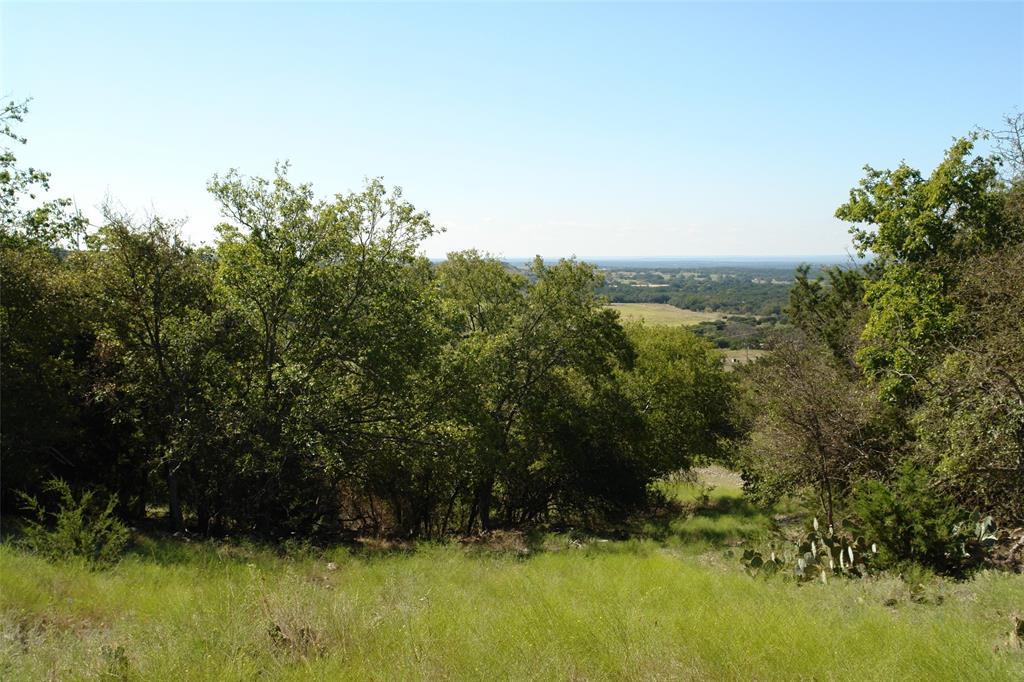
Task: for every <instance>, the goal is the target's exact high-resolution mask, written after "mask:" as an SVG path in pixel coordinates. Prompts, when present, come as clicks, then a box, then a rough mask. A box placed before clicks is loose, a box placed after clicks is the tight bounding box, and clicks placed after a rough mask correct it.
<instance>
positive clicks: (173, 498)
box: [167, 465, 185, 531]
mask: <svg viewBox="0 0 1024 682" xmlns="http://www.w3.org/2000/svg"><path fill="white" fill-rule="evenodd" d="M167 493H168V497H169V498H170V499H169V502H170V512H171V527H172V528H173V529H174V530H176V531H182V530H185V518H184V516H183V515H182V513H181V498H180V497H179V496H178V474H177V473H176V472H175V471H174V468H173V467H171V466H170V465H167Z"/></svg>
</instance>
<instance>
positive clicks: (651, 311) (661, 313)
mask: <svg viewBox="0 0 1024 682" xmlns="http://www.w3.org/2000/svg"><path fill="white" fill-rule="evenodd" d="M609 307H610V308H614V309H615V310H618V311H619V314H620V315H622V319H623V320H626V321H632V320H643V321H644V322H646V323H647V324H656V325H664V326H669V327H679V326H687V325H693V324H700V323H701V322H708V321H710V320H720V319H722V315H720V314H719V313H706V312H704V311H701V310H683V309H682V308H676V307H675V306H672V305H669V304H667V303H612V304H611V305H610V306H609Z"/></svg>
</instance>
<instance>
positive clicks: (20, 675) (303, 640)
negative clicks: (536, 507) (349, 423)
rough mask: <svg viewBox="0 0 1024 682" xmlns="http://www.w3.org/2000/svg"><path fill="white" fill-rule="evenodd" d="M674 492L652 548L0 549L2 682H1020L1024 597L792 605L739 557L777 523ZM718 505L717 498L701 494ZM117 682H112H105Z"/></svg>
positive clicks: (955, 595)
mask: <svg viewBox="0 0 1024 682" xmlns="http://www.w3.org/2000/svg"><path fill="white" fill-rule="evenodd" d="M721 482H724V483H725V485H720V486H719V487H718V488H716V489H714V490H711V491H710V492H708V491H707V489H706V488H705V489H703V490H701V489H698V488H696V487H695V486H693V485H686V484H672V485H668V484H666V491H667V492H669V493H670V494H671V495H674V496H676V497H677V498H678V499H681V500H683V501H684V502H686V503H687V504H688V505H689V511H686V512H683V513H680V514H677V515H672V516H669V517H666V518H662V519H660V520H658V519H653V520H651V521H650V522H648V524H647V526H646V528H645V532H644V533H641V535H643V536H645V539H642V540H629V541H615V540H601V539H596V538H586V537H575V536H572V535H548V536H543V537H536V538H530V539H528V540H526V539H523V538H521V537H519V536H508V537H499V538H498V539H495V540H494V541H492V542H491V543H490V544H489V545H477V544H467V545H460V544H455V543H453V544H448V545H418V546H416V547H382V546H376V547H363V548H361V549H356V550H353V549H351V548H336V549H332V550H328V551H325V552H298V553H293V554H292V555H290V556H284V555H281V554H279V553H276V552H274V551H272V550H270V549H266V548H258V547H249V546H238V545H225V544H214V543H206V542H195V543H183V542H180V541H175V540H166V539H164V540H154V539H146V538H143V540H142V542H141V543H140V545H139V547H138V548H137V549H136V550H135V552H134V554H133V555H132V556H130V557H129V558H128V559H126V560H124V561H123V562H121V564H119V565H118V566H116V567H115V568H113V569H110V570H107V571H103V572H89V571H87V570H85V569H83V568H79V567H75V566H68V565H53V564H49V563H47V562H45V561H42V560H40V559H38V558H36V557H34V556H30V555H26V554H24V553H22V552H20V551H18V550H15V549H12V548H10V547H9V546H3V547H2V548H0V613H2V616H0V618H2V620H0V622H2V633H3V637H2V650H0V676H2V677H3V678H4V679H11V680H14V679H19V680H21V679H25V680H34V679H54V678H57V679H85V678H90V679H98V678H102V679H149V680H167V679H208V680H222V679H252V678H254V677H257V676H262V675H266V676H267V677H269V678H270V679H352V680H367V679H378V680H399V679H401V680H406V679H479V680H491V679H517V680H518V679H594V680H596V679H623V680H649V679H673V680H678V679H695V680H696V679H700V680H706V679H726V680H755V679H756V680H793V679H839V678H842V679H870V680H901V679H905V680H911V679H912V680H921V679H928V680H944V679H972V680H1003V679H1005V680H1011V679H1021V677H1022V676H1024V655H1022V654H1021V653H1019V652H1007V651H1002V650H1001V649H1000V651H995V650H994V647H997V646H998V645H999V644H1000V642H1005V640H1006V635H1007V634H1008V632H1009V629H1010V625H1011V612H1012V610H1013V608H1014V607H1013V605H1018V608H1020V605H1024V577H1022V576H1010V575H1004V574H995V573H983V574H981V575H979V576H977V577H976V578H975V579H974V580H972V581H970V582H966V583H959V584H958V583H949V582H941V583H932V584H930V586H929V587H928V589H927V594H926V599H925V600H924V601H925V602H926V603H917V602H915V601H912V600H911V599H910V590H909V588H908V586H907V585H906V584H905V583H903V582H901V581H900V580H899V579H897V578H878V579H872V580H869V581H843V580H837V581H833V582H832V583H831V584H829V585H827V586H826V585H818V584H805V585H797V584H794V583H791V582H786V581H784V580H782V579H780V578H774V579H771V580H767V581H766V580H764V579H753V578H750V577H748V576H747V575H745V574H744V573H743V572H742V571H741V570H740V567H739V565H738V563H737V561H736V559H735V558H734V557H733V556H730V554H732V553H734V552H735V548H736V547H737V546H739V545H741V544H742V543H752V542H754V543H756V541H757V539H758V538H759V537H762V536H764V535H765V534H766V533H768V532H769V530H770V527H771V526H772V523H773V521H772V518H771V515H770V514H769V513H768V512H765V511H762V510H758V509H755V508H753V507H752V506H750V505H749V504H748V503H746V502H745V501H744V500H743V499H742V498H741V497H740V496H739V494H738V491H737V490H735V489H734V488H732V487H730V486H729V485H728V483H729V481H728V479H727V478H726V479H725V480H724V481H721ZM702 492H704V493H707V494H706V496H704V497H702V496H701V495H700V493H702ZM104 676H106V677H104Z"/></svg>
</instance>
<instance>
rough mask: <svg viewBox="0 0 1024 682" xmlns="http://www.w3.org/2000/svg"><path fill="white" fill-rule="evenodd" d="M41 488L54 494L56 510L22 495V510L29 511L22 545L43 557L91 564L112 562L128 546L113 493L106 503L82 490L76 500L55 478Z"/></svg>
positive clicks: (62, 483)
mask: <svg viewBox="0 0 1024 682" xmlns="http://www.w3.org/2000/svg"><path fill="white" fill-rule="evenodd" d="M44 490H45V491H47V492H51V493H54V494H55V495H56V497H57V510H56V511H49V510H48V509H46V508H45V507H44V506H43V505H42V504H41V503H40V502H39V500H38V499H37V498H35V497H32V496H29V495H25V494H22V496H21V497H22V500H23V501H24V502H25V507H24V508H25V510H26V511H27V512H29V513H30V514H31V516H32V517H34V518H30V519H29V520H28V521H27V523H26V525H25V530H24V535H23V537H22V538H21V540H20V543H19V544H21V546H22V547H24V548H26V549H28V550H29V551H32V552H35V553H37V554H40V555H42V556H44V557H46V558H47V559H52V560H58V561H63V560H68V559H74V558H79V559H85V560H86V561H87V562H88V563H89V564H90V565H91V566H93V567H101V566H106V565H110V564H112V563H115V562H116V561H117V560H118V559H119V558H120V556H121V554H123V553H124V550H125V547H127V546H128V539H129V532H128V529H127V528H126V527H125V525H124V524H123V523H121V521H120V520H119V519H118V518H117V517H116V516H115V515H114V508H115V507H116V506H117V496H116V495H110V496H108V497H107V498H106V502H103V501H101V500H100V498H99V496H97V495H96V493H95V491H91V490H86V491H84V492H82V494H81V495H80V496H79V497H78V498H77V499H76V498H75V495H74V493H72V491H71V486H69V485H68V484H67V482H66V481H63V480H61V479H59V478H54V479H52V480H50V481H49V482H47V483H46V485H45V486H44Z"/></svg>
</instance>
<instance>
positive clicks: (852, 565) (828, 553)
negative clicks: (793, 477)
mask: <svg viewBox="0 0 1024 682" xmlns="http://www.w3.org/2000/svg"><path fill="white" fill-rule="evenodd" d="M876 554H878V546H877V545H876V544H874V543H872V544H870V545H868V543H867V542H866V541H865V540H864V538H862V537H857V538H853V539H851V538H848V537H844V536H842V535H840V534H838V533H836V532H835V529H834V528H833V527H832V526H829V527H828V529H827V531H826V530H824V529H823V528H822V527H821V525H820V524H819V523H818V519H817V518H815V519H814V520H813V522H812V524H811V527H810V528H809V529H808V531H807V533H806V534H805V535H804V537H803V538H801V540H800V541H799V542H796V543H794V544H793V546H792V548H791V549H789V550H788V551H781V552H780V551H776V550H774V549H772V550H770V551H769V552H768V556H767V557H766V556H764V555H763V554H762V553H761V552H757V551H754V550H750V549H748V550H746V551H745V552H744V553H743V556H742V558H741V560H740V561H741V563H742V564H743V566H744V570H746V572H747V573H748V574H749V575H751V576H753V575H758V574H765V575H771V574H774V573H777V572H779V571H780V570H782V569H784V568H786V566H787V565H791V566H792V572H793V577H794V578H796V580H798V581H800V582H809V581H812V580H820V581H821V582H823V583H828V579H829V577H831V576H836V575H840V576H846V577H864V576H866V575H868V572H869V570H870V567H871V562H872V559H873V558H874V556H875V555H876Z"/></svg>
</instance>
